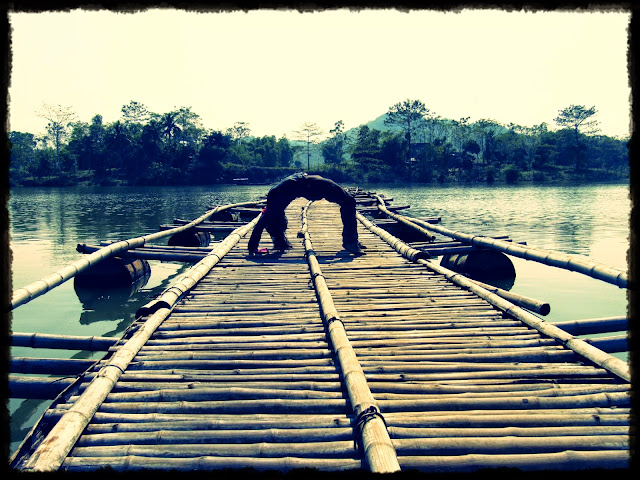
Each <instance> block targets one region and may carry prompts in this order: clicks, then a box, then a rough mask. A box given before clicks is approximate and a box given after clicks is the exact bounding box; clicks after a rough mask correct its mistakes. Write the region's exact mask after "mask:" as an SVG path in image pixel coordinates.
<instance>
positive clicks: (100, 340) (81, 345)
mask: <svg viewBox="0 0 640 480" xmlns="http://www.w3.org/2000/svg"><path fill="white" fill-rule="evenodd" d="M117 341H118V339H117V338H113V337H95V336H90V337H82V336H78V335H53V334H48V333H19V332H12V333H11V345H13V346H14V347H31V348H63V349H67V350H89V351H92V352H97V351H107V350H108V349H109V347H111V346H112V345H114V344H115V343H116V342H117Z"/></svg>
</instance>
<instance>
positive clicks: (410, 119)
mask: <svg viewBox="0 0 640 480" xmlns="http://www.w3.org/2000/svg"><path fill="white" fill-rule="evenodd" d="M430 114H431V111H430V110H429V109H428V108H427V107H426V105H425V104H424V103H422V102H421V101H420V100H409V99H406V100H405V101H404V102H398V103H396V104H395V105H392V106H391V107H389V111H388V112H387V118H385V120H384V124H385V125H396V126H399V127H402V128H403V130H404V132H405V137H406V139H407V146H408V151H407V160H409V158H410V156H411V134H412V133H413V131H414V130H415V128H416V127H418V126H419V125H420V124H421V123H422V122H423V121H424V119H425V117H426V116H427V115H430Z"/></svg>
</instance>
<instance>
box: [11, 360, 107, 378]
mask: <svg viewBox="0 0 640 480" xmlns="http://www.w3.org/2000/svg"><path fill="white" fill-rule="evenodd" d="M95 363H96V361H95V360H87V359H82V358H29V357H15V356H14V357H11V359H10V361H9V371H10V372H11V373H39V374H50V375H77V374H80V373H82V372H84V371H85V370H86V369H87V368H90V367H91V366H92V365H94V364H95Z"/></svg>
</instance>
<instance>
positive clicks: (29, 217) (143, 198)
mask: <svg viewBox="0 0 640 480" xmlns="http://www.w3.org/2000/svg"><path fill="white" fill-rule="evenodd" d="M345 186H348V185H345ZM268 188H269V187H268V186H233V185H222V186H212V187H186V188H185V187H176V188H171V187H144V188H140V187H113V188H97V187H95V188H94V187H87V188H77V187H76V188H29V189H21V188H15V189H13V190H12V191H11V197H10V200H9V205H8V207H9V214H10V220H11V229H10V233H11V249H12V254H13V259H12V279H13V289H14V290H15V289H17V288H19V287H22V286H25V285H27V284H29V283H31V282H33V281H36V280H38V279H40V278H42V277H43V276H45V275H46V274H49V273H52V272H54V271H55V270H57V269H59V268H61V267H63V266H65V265H67V264H69V263H71V262H73V261H75V260H77V259H78V258H79V256H80V254H79V253H77V252H76V245H77V244H78V243H88V244H94V245H95V244H98V243H99V242H101V241H105V240H112V241H113V240H122V239H126V238H131V237H136V236H139V235H143V234H147V233H153V232H156V231H157V230H158V226H159V225H161V224H165V223H171V222H172V220H173V219H174V218H182V219H193V218H196V217H198V216H200V215H201V214H202V213H204V212H205V211H206V210H207V209H208V208H209V207H210V206H211V205H213V204H226V203H234V202H243V201H249V200H254V199H257V198H258V197H260V196H261V195H263V194H265V193H266V192H267V190H268ZM366 189H368V190H372V191H376V192H378V193H384V194H385V195H387V196H392V197H393V198H394V204H395V205H401V204H409V205H411V208H410V209H409V210H405V211H403V213H405V212H406V214H407V215H413V216H438V217H441V218H442V225H443V226H445V227H448V228H453V229H456V230H459V231H462V232H467V233H479V234H485V235H501V234H504V235H509V236H510V237H511V238H512V239H513V241H516V242H518V241H524V242H527V244H528V245H530V246H536V247H541V248H548V249H552V250H557V251H560V252H564V253H568V254H579V255H584V256H586V257H589V258H590V259H592V260H594V261H598V262H601V263H605V264H608V265H612V266H616V267H619V268H626V265H627V250H628V246H629V213H630V207H631V202H630V199H629V187H628V185H586V186H585V185H576V186H561V187H558V186H535V187H529V186H526V187H518V186H513V187H505V186H495V187H486V186H473V187H459V186H452V187H443V186H434V185H428V186H415V185H414V186H406V187H399V186H394V185H368V186H366ZM149 263H150V265H151V268H152V273H151V277H150V279H149V281H148V282H147V284H146V285H145V286H144V287H143V288H142V289H141V290H140V291H138V292H135V293H133V294H132V295H130V294H131V291H130V289H127V290H125V291H122V290H120V291H114V292H111V293H110V294H109V295H108V296H107V297H108V298H104V297H103V298H89V299H85V298H84V297H83V301H80V300H79V298H78V295H77V294H76V292H75V290H74V286H73V281H69V282H66V283H64V284H62V285H61V286H59V287H58V288H56V289H55V290H53V291H52V292H49V293H47V294H46V295H44V296H42V297H40V298H37V299H36V300H34V301H32V302H31V303H28V304H26V305H23V306H21V307H19V308H18V309H16V310H15V311H14V312H13V320H12V329H13V330H14V331H16V332H41V333H58V334H68V335H100V336H120V335H121V334H122V332H123V331H124V330H125V328H126V327H127V326H128V325H129V324H130V323H131V322H132V321H133V319H134V313H135V311H136V310H137V309H138V308H139V307H140V306H141V305H144V304H145V303H147V302H148V301H149V299H150V298H152V297H153V296H155V295H156V294H158V293H159V292H160V291H162V290H163V289H164V288H166V286H167V285H168V283H169V282H170V281H171V279H172V278H173V277H175V276H176V275H177V274H179V273H182V272H183V271H185V270H186V267H185V266H183V265H182V264H179V263H171V262H159V261H151V262H149ZM513 263H514V265H515V267H516V274H517V277H516V281H515V284H514V285H513V287H512V289H511V291H513V292H517V293H522V294H525V295H528V296H531V297H534V298H538V299H540V300H544V301H547V302H549V303H550V304H551V313H550V314H549V315H548V316H547V317H545V319H546V320H548V321H551V322H555V321H564V320H572V319H581V318H597V317H606V316H619V315H625V314H626V309H627V299H626V291H625V290H622V289H619V288H617V287H615V286H613V285H609V284H606V283H604V282H600V281H597V280H593V279H591V278H589V277H586V276H583V275H580V274H577V273H573V272H568V271H564V270H560V269H556V268H553V267H547V266H544V265H541V264H538V263H535V262H529V261H525V260H520V259H517V258H516V259H513ZM123 304H124V307H123ZM11 354H12V355H15V356H38V357H58V358H99V357H100V356H102V355H103V353H91V352H77V351H66V350H40V349H39V350H37V351H36V350H33V349H30V348H25V347H16V348H13V349H12V351H11ZM620 358H626V356H625V355H622V356H621V357H620ZM48 403H49V402H48V401H39V400H10V402H9V411H10V414H11V416H12V418H11V446H10V448H11V451H13V450H15V448H16V447H17V446H18V445H19V442H20V441H21V440H22V439H23V438H24V436H25V435H26V434H27V433H28V431H29V429H30V428H31V427H32V426H33V424H34V423H35V422H36V421H37V419H38V417H39V416H40V415H41V414H42V412H43V411H44V409H45V408H46V406H47V405H48Z"/></svg>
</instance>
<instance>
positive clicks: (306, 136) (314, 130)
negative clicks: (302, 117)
mask: <svg viewBox="0 0 640 480" xmlns="http://www.w3.org/2000/svg"><path fill="white" fill-rule="evenodd" d="M322 133H323V132H322V130H321V129H320V127H318V125H316V124H315V123H312V122H306V123H305V124H304V125H303V126H302V128H301V129H300V130H296V131H295V132H294V134H295V136H296V138H297V139H298V140H306V141H307V171H309V169H310V163H311V144H312V143H315V141H316V137H317V136H319V135H322Z"/></svg>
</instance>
